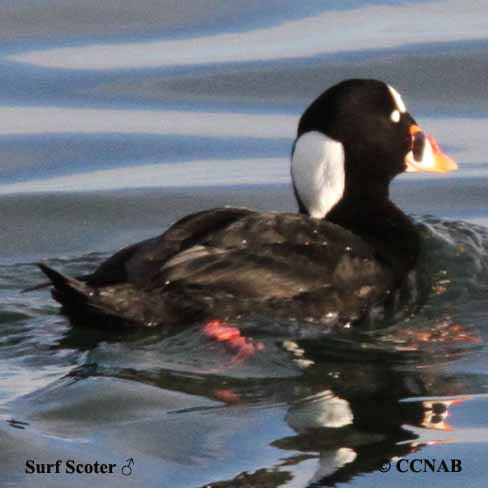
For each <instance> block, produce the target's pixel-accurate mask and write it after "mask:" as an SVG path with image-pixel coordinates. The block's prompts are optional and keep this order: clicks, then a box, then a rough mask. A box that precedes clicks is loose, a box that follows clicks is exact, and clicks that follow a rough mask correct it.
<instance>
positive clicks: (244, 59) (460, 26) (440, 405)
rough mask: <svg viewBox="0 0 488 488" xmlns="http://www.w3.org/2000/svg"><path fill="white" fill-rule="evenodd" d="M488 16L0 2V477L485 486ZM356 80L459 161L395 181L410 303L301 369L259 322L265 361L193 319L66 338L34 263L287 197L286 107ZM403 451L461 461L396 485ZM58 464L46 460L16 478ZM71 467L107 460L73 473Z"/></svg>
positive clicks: (385, 5)
mask: <svg viewBox="0 0 488 488" xmlns="http://www.w3.org/2000/svg"><path fill="white" fill-rule="evenodd" d="M487 14H488V7H486V6H485V5H483V4H482V2H477V1H474V0H467V1H460V0H443V1H435V2H434V1H426V2H420V1H418V2H396V1H364V0H350V1H343V2H323V1H318V0H314V1H312V0H308V1H303V2H292V1H288V0H270V1H268V2H257V1H254V0H248V1H246V2H244V1H240V0H238V1H233V2H229V1H224V0H203V1H199V2H194V1H186V0H185V1H182V0H179V1H178V2H173V1H167V0H163V1H161V2H153V1H151V0H140V1H139V2H129V1H128V0H121V1H119V2H96V1H92V0H85V1H83V2H74V1H71V0H41V1H35V2H34V1H33V0H17V1H16V2H12V3H8V4H5V5H1V6H0V41H1V48H0V216H1V218H0V325H1V330H0V365H1V370H0V439H1V443H0V449H1V454H2V456H1V457H0V481H1V484H2V486H22V487H27V486H36V487H38V486H41V487H43V486H45V487H57V486H59V487H65V486H70V487H71V486H80V487H85V486H100V487H102V486H104V487H105V486H112V485H113V486H119V485H122V486H148V487H152V486H154V487H156V486H157V487H160V486H171V487H184V488H188V487H200V486H212V487H215V488H222V487H244V486H246V487H250V486H253V487H266V488H267V487H278V486H279V487H306V486H331V485H341V486H345V485H347V486H355V487H361V488H364V487H368V486H378V485H383V484H385V485H391V486H405V487H406V486H410V485H412V484H413V485H424V484H429V485H432V486H443V487H444V486H455V485H456V486H457V485H458V484H460V483H464V484H465V485H467V486H480V487H481V486H484V485H485V478H486V468H485V464H486V463H485V459H486V457H487V455H488V422H487V420H486V418H487V417H486V413H485V412H486V408H487V396H486V395H487V393H488V376H487V375H488V369H487V366H486V364H487V361H486V358H487V350H486V347H485V345H484V344H485V342H486V339H487V332H488V302H487V299H486V297H487V292H488V259H487V256H488V230H487V229H486V228H485V227H484V226H485V225H488V191H487V189H486V181H487V180H486V177H487V174H488V171H487V169H488V164H487V162H488V161H487V159H486V156H485V155H486V154H487V152H488V139H487V138H486V135H485V134H486V133H487V130H488V120H487V117H488V96H487V95H488V93H487V89H486V87H487V86H488V84H487V75H486V73H487V66H488V54H487V52H488V51H487V50H486V46H487V43H488V38H487V36H486V22H485V19H486V16H487ZM349 77H374V78H379V79H383V80H385V81H387V82H388V83H390V84H392V85H393V86H395V87H396V88H397V89H398V90H399V91H400V92H401V93H402V95H403V98H404V100H405V102H406V104H407V108H408V109H409V111H410V112H412V114H413V115H414V116H415V117H416V119H417V121H418V122H419V124H420V125H421V126H422V127H423V128H424V129H425V130H426V131H427V132H429V133H431V134H432V135H433V136H435V138H436V139H437V140H438V141H439V143H440V145H441V146H442V147H443V149H444V150H445V151H446V152H448V153H449V154H450V155H452V156H453V157H454V158H455V159H456V160H457V161H458V163H459V166H460V169H459V171H458V172H457V173H456V174H455V175H453V176H452V177H451V176H449V177H437V176H435V177H432V176H430V177H419V176H411V175H404V176H402V177H400V178H399V179H398V181H396V182H395V184H394V185H393V198H394V199H395V200H396V201H397V202H398V204H399V205H400V206H401V207H402V208H403V209H405V211H407V212H408V213H410V214H412V215H414V216H415V219H416V220H417V221H418V222H419V225H421V229H422V233H423V235H424V239H425V240H426V242H427V243H428V249H429V253H430V254H429V259H430V264H431V266H432V267H433V270H434V271H435V282H434V287H433V294H432V296H431V299H430V300H429V303H428V304H427V306H426V307H425V308H424V309H423V310H422V311H421V312H420V313H419V314H418V315H417V316H415V317H412V318H411V319H410V320H409V321H406V322H405V323H402V324H397V326H396V327H393V328H392V329H391V330H387V331H381V333H375V334H365V335H360V336H358V337H354V338H347V339H345V338H331V339H330V340H328V341H327V342H324V343H320V344H307V346H308V347H307V354H306V356H303V357H301V356H300V353H297V352H296V350H295V352H293V350H292V349H293V347H291V349H290V345H289V343H287V342H286V341H287V340H288V339H289V338H288V337H278V336H271V337H270V336H269V335H268V336H262V337H260V336H259V335H257V336H256V340H260V341H262V342H263V343H264V344H265V346H266V353H257V354H256V355H255V356H253V357H251V358H247V359H246V360H245V361H243V362H239V363H235V362H233V361H232V351H230V350H228V349H227V348H226V347H225V346H223V345H222V344H220V343H214V342H212V341H210V340H207V339H205V338H204V337H203V336H202V334H200V333H199V331H198V325H197V324H196V326H195V327H194V328H190V329H186V330H182V331H181V332H179V333H177V334H174V335H171V336H168V335H166V334H164V333H163V332H162V331H150V332H146V331H142V332H138V333H131V334H128V333H125V332H112V333H102V332H98V331H96V330H84V329H76V328H73V327H72V326H71V324H70V323H69V322H68V321H67V320H66V318H64V317H63V316H62V315H60V314H59V308H58V306H57V305H56V304H55V302H53V300H52V299H51V297H50V295H49V292H48V291H47V290H39V291H36V292H33V293H30V294H21V293H20V290H21V289H22V288H24V287H27V286H31V285H33V284H35V283H37V282H39V280H42V277H41V274H40V272H39V271H38V270H37V268H36V266H35V263H36V262H37V261H39V260H47V261H48V262H50V263H51V264H52V265H54V266H56V267H57V268H58V269H61V270H64V271H66V272H68V273H73V274H83V273H86V272H88V271H90V270H92V269H94V268H95V267H96V266H97V264H99V263H100V262H101V261H102V260H103V259H104V258H106V257H107V256H109V255H110V254H111V253H112V252H113V251H115V250H117V249H119V248H120V247H122V246H125V245H127V244H129V243H131V242H135V241H138V240H140V239H143V238H146V237H149V236H152V235H155V234H157V233H160V232H161V231H163V230H164V229H166V228H167V227H168V226H169V225H170V224H171V223H172V222H174V221H175V220H176V219H178V218H179V217H181V216H183V215H185V214H187V213H189V212H192V211H197V210H200V209H202V208H210V207H213V206H218V205H227V204H230V205H245V206H250V207H254V208H260V209H275V210H288V211H290V210H293V209H294V208H295V206H294V202H293V197H292V192H291V190H290V187H289V162H288V158H289V153H290V148H291V144H292V142H293V138H294V133H295V130H296V124H297V121H298V117H299V116H300V114H301V112H302V111H303V109H304V108H305V107H306V106H307V104H308V103H309V102H310V101H311V100H313V99H314V97H316V96H317V95H318V94H319V93H321V92H322V91H323V90H324V89H325V88H326V87H328V86H330V85H331V84H333V83H335V82H337V81H339V80H342V79H344V78H349ZM241 325H242V327H243V329H244V330H245V329H246V326H247V325H249V326H251V327H253V326H254V325H255V324H246V323H243V324H241ZM256 334H259V333H257V332H256ZM297 354H298V355H297ZM300 360H302V361H300ZM303 360H306V361H305V362H304V361H303ZM307 361H308V362H307ZM131 458H132V460H133V461H132V463H131V464H130V467H131V469H132V473H131V475H130V476H124V474H122V467H123V466H124V465H125V466H128V465H129V461H128V460H129V459H131ZM398 458H405V459H407V460H413V459H415V458H421V459H429V460H430V459H434V458H435V459H437V460H441V459H445V460H446V461H447V462H450V460H451V459H460V460H461V462H462V471H461V472H459V473H432V472H422V473H413V472H411V471H410V472H407V473H400V472H399V471H398V470H396V468H395V466H396V463H397V461H398ZM58 459H61V461H62V463H61V469H60V471H61V472H60V473H51V474H31V473H29V472H26V461H28V460H33V462H35V463H38V464H43V463H44V464H47V463H56V461H57V460H58ZM69 459H73V460H75V461H76V463H81V464H86V463H94V462H95V461H98V462H99V463H107V464H108V463H113V464H116V467H115V469H114V473H113V474H110V473H98V474H86V473H85V474H80V473H78V474H76V473H75V474H72V473H66V472H65V463H66V461H67V460H69ZM385 461H389V462H391V463H392V466H393V469H392V470H391V471H390V472H388V473H382V472H381V470H380V468H381V466H382V465H383V463H384V462H385ZM126 469H127V468H126ZM125 472H127V471H125Z"/></svg>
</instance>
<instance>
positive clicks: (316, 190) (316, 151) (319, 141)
mask: <svg viewBox="0 0 488 488" xmlns="http://www.w3.org/2000/svg"><path fill="white" fill-rule="evenodd" d="M344 158H345V157H344V146H343V145H342V144H341V143H340V142H338V141H335V140H334V139H331V138H330V137H327V136H326V135H324V134H322V133H320V132H317V131H312V132H307V133H305V134H303V135H302V136H300V137H299V138H298V139H297V141H296V143H295V151H294V153H293V158H292V161H291V176H292V179H293V183H294V185H295V189H296V192H297V194H298V197H299V198H300V200H301V202H302V203H303V205H304V206H305V208H306V209H307V211H308V213H309V214H310V216H311V217H313V218H316V219H321V218H324V217H325V216H326V215H327V213H328V212H329V211H330V210H331V209H332V207H334V205H336V203H338V202H339V200H340V199H341V198H342V195H343V194H344V187H345V179H346V176H345V169H344Z"/></svg>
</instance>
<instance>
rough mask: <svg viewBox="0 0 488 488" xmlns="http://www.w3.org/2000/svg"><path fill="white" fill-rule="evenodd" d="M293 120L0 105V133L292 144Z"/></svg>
mask: <svg viewBox="0 0 488 488" xmlns="http://www.w3.org/2000/svg"><path fill="white" fill-rule="evenodd" d="M297 122H298V118H297V117H295V116H291V115H268V114H262V115H261V114H243V113H223V112H177V111H149V110H111V109H82V108H69V107H2V106H0V136H4V135H27V134H46V133H59V134H63V133H64V134H66V133H75V134H101V133H104V134H113V133H117V134H121V133H124V134H125V133H127V134H128V133H130V134H157V135H162V134H169V135H190V136H202V137H255V138H258V139H265V138H283V137H284V138H290V144H291V139H292V137H294V134H295V129H296V124H297Z"/></svg>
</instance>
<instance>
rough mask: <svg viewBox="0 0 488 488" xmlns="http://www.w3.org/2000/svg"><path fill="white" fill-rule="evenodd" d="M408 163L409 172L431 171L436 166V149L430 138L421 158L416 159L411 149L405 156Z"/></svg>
mask: <svg viewBox="0 0 488 488" xmlns="http://www.w3.org/2000/svg"><path fill="white" fill-rule="evenodd" d="M405 162H406V163H407V173H415V172H417V171H429V170H432V168H433V167H434V166H435V158H434V151H433V149H432V145H431V143H430V142H429V140H428V139H426V140H425V144H424V149H423V151H422V155H421V156H420V159H419V160H416V159H415V157H414V155H413V152H412V151H409V152H408V154H407V155H406V157H405Z"/></svg>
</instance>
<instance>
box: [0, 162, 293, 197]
mask: <svg viewBox="0 0 488 488" xmlns="http://www.w3.org/2000/svg"><path fill="white" fill-rule="evenodd" d="M289 180H290V174H289V163H288V161H287V160H286V158H283V159H280V158H268V159H255V160H254V159H240V160H223V161H222V160H205V161H191V162H185V163H170V164H145V165H141V166H130V167H124V168H117V169H110V170H98V171H91V172H89V173H81V174H75V175H67V176H56V177H52V178H46V179H40V180H32V181H28V182H25V183H12V184H7V185H3V186H2V185H0V195H2V194H9V193H31V192H46V191H49V192H59V191H91V190H113V189H121V188H153V187H161V188H163V187H185V186H209V185H216V186H220V185H235V184H236V183H238V184H239V185H245V184H269V183H288V182H289Z"/></svg>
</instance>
